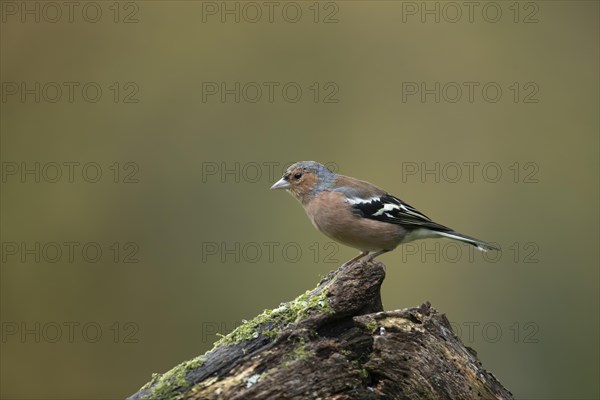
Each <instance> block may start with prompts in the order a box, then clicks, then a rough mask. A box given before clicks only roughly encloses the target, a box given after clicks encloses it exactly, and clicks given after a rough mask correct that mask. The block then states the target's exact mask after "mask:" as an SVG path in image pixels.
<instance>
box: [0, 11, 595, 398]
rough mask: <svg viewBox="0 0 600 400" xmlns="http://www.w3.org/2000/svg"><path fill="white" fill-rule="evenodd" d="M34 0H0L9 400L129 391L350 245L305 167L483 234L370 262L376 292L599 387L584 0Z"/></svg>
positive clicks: (490, 361) (518, 380) (533, 377)
mask: <svg viewBox="0 0 600 400" xmlns="http://www.w3.org/2000/svg"><path fill="white" fill-rule="evenodd" d="M48 4H50V3H48ZM48 4H47V3H43V2H25V3H21V2H10V1H3V2H1V3H0V6H1V11H2V14H1V17H2V20H1V30H0V33H1V62H0V66H1V81H2V102H1V104H0V105H1V121H0V128H1V158H2V193H1V201H2V204H1V213H2V221H1V236H2V238H1V240H2V267H1V270H0V272H1V277H0V278H1V279H0V282H1V321H2V341H1V383H0V387H1V396H2V398H3V399H33V398H35V399H75V398H77V399H113V398H122V397H125V396H127V395H129V394H131V393H133V392H135V391H136V390H137V389H138V388H139V387H140V386H142V385H143V384H144V383H145V382H146V381H148V380H149V379H150V375H151V373H153V372H164V371H166V370H168V369H170V368H171V367H172V366H174V365H175V364H177V363H179V362H181V361H183V360H186V359H190V358H192V357H194V356H196V355H198V354H201V353H203V352H205V351H206V350H208V349H210V348H211V346H212V342H213V341H215V340H216V339H218V336H217V335H216V332H222V333H227V332H228V331H230V330H231V329H232V328H234V327H235V326H236V324H238V323H239V322H240V321H241V320H243V319H250V318H252V317H253V316H255V315H256V314H258V313H259V312H261V311H262V310H263V309H264V308H273V307H276V306H277V305H278V304H279V303H280V302H282V301H287V300H290V299H292V298H294V297H296V296H297V295H298V294H300V293H302V292H304V291H305V290H306V289H309V288H312V287H314V285H315V284H316V283H317V282H318V280H319V277H320V276H321V275H323V274H326V273H327V272H328V271H329V270H331V269H334V268H335V267H336V266H337V265H338V264H339V263H341V262H343V261H345V260H347V259H349V258H350V257H352V256H353V255H355V253H356V251H355V250H353V249H349V248H346V247H343V246H336V245H334V244H332V243H331V242H330V241H329V239H327V238H326V237H324V236H322V235H321V234H319V233H318V232H316V231H315V230H314V228H313V227H312V226H311V224H310V222H309V221H308V219H307V218H306V217H305V215H304V212H303V211H302V209H301V207H300V205H299V204H297V203H296V202H295V200H293V199H292V198H291V197H290V196H289V195H287V194H285V193H283V192H271V191H269V190H268V189H269V186H270V185H271V184H272V182H273V181H274V180H276V179H278V178H279V176H280V175H281V172H282V170H283V169H284V168H285V167H286V166H287V165H288V164H289V163H291V162H294V161H298V160H318V161H321V162H324V163H329V165H330V166H331V167H332V168H334V169H336V170H337V171H339V172H341V173H344V174H347V175H351V176H355V177H359V178H362V179H366V180H369V181H371V182H373V183H375V184H377V185H379V186H382V187H384V188H386V189H387V190H388V191H390V192H391V193H393V194H395V195H397V196H398V197H400V198H402V199H404V200H405V201H407V202H409V203H410V204H412V205H413V206H415V207H416V208H417V209H419V210H421V211H422V212H424V213H426V214H427V215H429V216H430V217H432V218H433V219H434V220H436V221H438V222H440V223H443V224H445V225H449V226H451V227H453V228H455V229H457V230H458V231H460V232H463V233H466V234H469V235H473V236H476V237H478V238H481V239H483V240H487V241H492V242H496V243H498V244H500V246H501V247H502V249H503V251H502V253H501V254H492V253H490V254H488V255H483V254H481V253H472V252H470V251H469V250H468V249H467V247H466V246H463V245H456V244H452V242H449V241H442V240H440V241H435V240H430V241H422V242H416V243H415V244H412V245H409V246H405V247H404V248H401V249H398V250H397V251H395V252H393V253H390V254H386V255H384V256H382V257H380V260H381V261H383V262H384V263H385V264H386V265H387V278H386V281H385V282H384V286H383V300H384V307H385V308H386V309H388V310H393V309H398V308H404V307H411V306H417V305H419V304H421V303H422V302H424V301H426V300H429V301H431V302H432V304H433V306H434V307H436V308H437V309H438V310H440V311H441V312H444V313H446V314H447V315H448V318H449V319H450V320H451V321H452V323H453V326H454V327H455V328H456V331H457V333H458V334H459V335H460V336H461V338H462V339H463V341H464V342H465V343H466V344H467V345H469V346H471V347H473V348H475V349H476V350H477V352H478V353H479V356H480V358H481V360H482V362H483V365H484V366H485V368H486V369H489V370H491V371H492V372H493V373H494V374H495V375H496V376H497V377H498V379H499V380H500V381H501V382H502V383H503V384H504V385H505V386H506V387H507V388H508V389H509V390H511V391H512V392H513V393H514V394H515V397H516V398H518V399H575V398H577V399H596V398H598V397H599V396H600V393H599V388H598V376H599V349H598V344H599V329H598V328H599V320H598V318H599V317H598V315H599V268H598V265H599V253H598V243H599V231H598V221H599V215H598V213H599V207H598V204H599V198H598V179H599V177H598V171H599V143H598V137H599V135H598V133H599V118H598V110H599V104H598V103H599V101H598V99H599V96H598V95H599V78H598V75H599V74H598V71H599V50H598V49H599V43H598V42H599V4H598V2H595V1H536V2H495V3H494V2H492V3H489V2H485V1H482V2H476V4H475V5H473V6H472V7H473V8H472V9H469V8H468V7H467V6H465V5H464V4H463V3H462V2H441V3H440V2H390V1H385V2H384V1H375V2H367V1H339V2H322V3H315V2H313V1H308V2H304V1H297V2H276V3H268V2H255V3H252V2H251V3H243V2H235V1H229V2H195V1H179V2H177V1H175V2H166V1H136V2H123V3H114V2H103V1H102V2H95V3H94V2H92V3H86V2H77V3H76V5H74V6H73V9H72V10H70V9H69V7H68V6H66V5H63V4H62V3H54V4H58V6H56V5H52V4H50V5H48ZM259 13H260V14H259ZM36 19H38V20H39V22H38V21H36ZM236 19H238V20H239V21H236ZM36 82H38V83H39V86H36V85H37V84H36ZM236 82H237V83H239V87H236ZM436 82H437V83H438V84H439V86H436ZM69 88H71V89H72V91H71V90H70V89H69ZM469 88H472V89H473V91H472V93H470V92H469ZM98 89H99V90H100V91H101V92H98ZM271 89H272V91H271ZM457 89H460V92H459V91H458V90H457ZM258 90H260V94H261V97H260V98H259V97H258V94H259V92H258ZM36 163H38V164H36ZM28 171H29V172H28ZM470 172H471V173H470ZM70 173H72V174H70ZM98 173H100V174H101V175H98ZM498 174H501V175H498ZM71 250H72V251H71ZM98 251H101V254H99V255H98V254H97V252H98ZM486 257H487V258H486Z"/></svg>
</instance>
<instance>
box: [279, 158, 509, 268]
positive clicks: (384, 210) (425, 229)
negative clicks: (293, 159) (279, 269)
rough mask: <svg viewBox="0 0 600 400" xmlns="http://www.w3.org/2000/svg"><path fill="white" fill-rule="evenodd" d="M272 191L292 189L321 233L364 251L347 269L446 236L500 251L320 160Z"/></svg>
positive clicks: (302, 165)
mask: <svg viewBox="0 0 600 400" xmlns="http://www.w3.org/2000/svg"><path fill="white" fill-rule="evenodd" d="M271 189H287V191H288V192H290V193H291V195H292V196H294V197H295V198H296V199H297V200H299V201H300V203H302V205H303V206H304V210H305V211H306V214H307V215H308V218H310V220H311V222H312V223H313V225H314V226H315V227H316V228H317V229H318V230H319V231H321V232H323V233H324V234H325V235H327V236H329V237H330V238H331V239H333V240H335V241H337V242H340V243H342V244H345V245H347V246H350V247H353V248H355V249H358V250H360V254H359V255H358V256H356V257H354V258H352V259H351V260H349V261H348V262H346V263H345V264H344V265H349V264H351V263H353V262H355V261H357V260H359V259H361V258H362V259H363V261H371V260H373V259H374V258H375V257H377V256H379V255H381V254H383V253H386V252H388V251H392V250H394V249H395V248H396V247H397V246H398V245H399V244H402V243H407V242H410V241H413V240H416V239H426V238H437V237H445V238H450V239H454V240H458V241H461V242H465V243H468V244H470V245H473V246H475V247H477V248H478V249H479V250H482V251H488V250H500V249H499V248H498V247H496V246H494V245H491V244H489V243H486V242H483V241H481V240H479V239H475V238H472V237H470V236H466V235H463V234H462V233H458V232H456V231H454V230H452V229H450V228H448V227H446V226H443V225H440V224H438V223H436V222H433V221H432V220H431V219H430V218H428V217H427V216H425V215H424V214H422V213H420V212H419V211H417V210H416V209H415V208H414V207H412V206H410V205H408V204H406V203H405V202H403V201H402V200H400V199H399V198H397V197H394V196H392V195H391V194H389V193H387V192H386V191H385V190H382V189H380V188H378V187H377V186H375V185H372V184H370V183H369V182H365V181H360V180H358V179H355V178H351V177H349V176H344V175H339V174H336V173H335V172H333V171H331V170H329V169H328V168H327V167H325V166H324V165H322V164H319V163H318V162H315V161H300V162H297V163H295V164H293V165H292V166H290V167H289V168H288V169H287V171H286V172H285V174H284V175H283V178H281V179H280V180H278V181H277V182H275V184H274V185H273V186H271ZM370 252H372V253H370ZM369 253H370V254H369Z"/></svg>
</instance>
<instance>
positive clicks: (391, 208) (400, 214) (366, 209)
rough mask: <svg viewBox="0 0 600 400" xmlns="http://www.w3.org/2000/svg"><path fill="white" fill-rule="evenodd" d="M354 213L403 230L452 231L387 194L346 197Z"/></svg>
mask: <svg viewBox="0 0 600 400" xmlns="http://www.w3.org/2000/svg"><path fill="white" fill-rule="evenodd" d="M347 201H348V203H350V204H351V205H352V208H353V209H354V211H355V212H357V213H359V215H361V216H362V217H363V218H369V219H374V220H377V221H382V222H388V223H391V224H397V225H402V226H404V227H405V228H409V229H417V228H427V229H431V230H434V231H451V230H452V229H450V228H448V227H446V226H444V225H440V224H438V223H436V222H433V221H432V220H431V219H430V218H429V217H427V216H426V215H425V214H423V213H421V212H419V211H417V210H416V209H415V208H414V207H412V206H411V205H409V204H407V203H405V202H403V201H402V200H400V199H399V198H397V197H394V196H392V195H390V194H388V193H385V194H383V195H378V196H373V197H369V198H364V197H347Z"/></svg>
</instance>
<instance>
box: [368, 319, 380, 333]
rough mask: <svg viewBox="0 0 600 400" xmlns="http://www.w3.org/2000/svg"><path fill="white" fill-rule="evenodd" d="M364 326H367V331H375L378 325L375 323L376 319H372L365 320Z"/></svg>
mask: <svg viewBox="0 0 600 400" xmlns="http://www.w3.org/2000/svg"><path fill="white" fill-rule="evenodd" d="M365 326H366V327H367V329H368V330H369V332H375V329H377V326H379V324H377V321H375V320H372V321H369V322H367V323H366V324H365Z"/></svg>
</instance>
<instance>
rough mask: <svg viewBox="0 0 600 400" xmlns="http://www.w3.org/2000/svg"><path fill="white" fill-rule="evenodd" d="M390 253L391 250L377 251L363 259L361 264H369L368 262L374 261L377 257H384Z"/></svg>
mask: <svg viewBox="0 0 600 400" xmlns="http://www.w3.org/2000/svg"><path fill="white" fill-rule="evenodd" d="M388 251H390V250H384V249H381V250H377V251H376V252H374V253H371V254H369V255H366V256H365V257H364V258H363V259H361V262H364V263H368V262H370V261H373V259H374V258H375V257H377V256H380V255H382V254H383V253H387V252H388Z"/></svg>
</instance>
